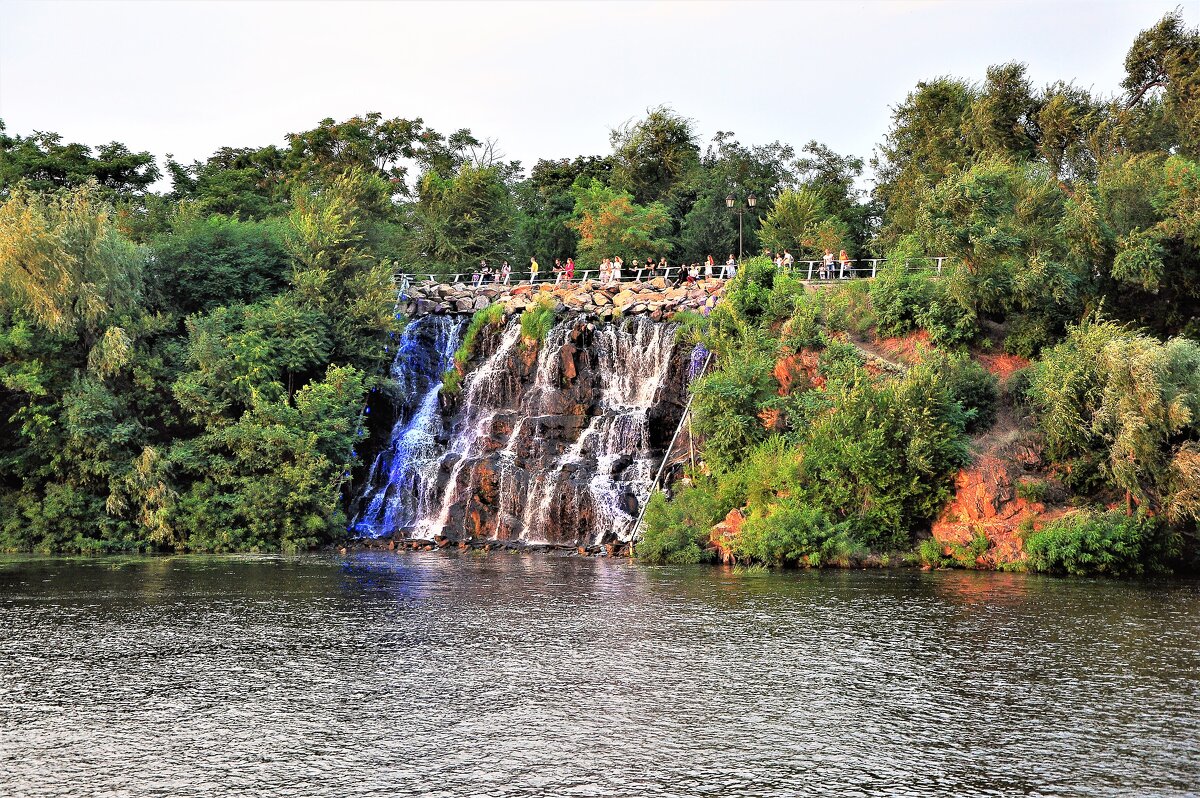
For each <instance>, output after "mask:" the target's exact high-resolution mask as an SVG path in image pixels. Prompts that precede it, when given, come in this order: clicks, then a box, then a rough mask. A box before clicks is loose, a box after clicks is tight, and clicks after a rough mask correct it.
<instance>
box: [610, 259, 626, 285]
mask: <svg viewBox="0 0 1200 798" xmlns="http://www.w3.org/2000/svg"><path fill="white" fill-rule="evenodd" d="M624 265H625V261H623V260H621V256H620V255H618V256H617V257H615V258H613V263H612V273H613V281H614V282H618V283H619V282H621V267H622V266H624Z"/></svg>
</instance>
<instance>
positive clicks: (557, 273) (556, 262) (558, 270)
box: [552, 258, 563, 285]
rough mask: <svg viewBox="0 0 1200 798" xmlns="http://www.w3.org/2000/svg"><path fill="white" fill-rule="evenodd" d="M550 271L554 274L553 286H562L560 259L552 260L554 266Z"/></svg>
mask: <svg viewBox="0 0 1200 798" xmlns="http://www.w3.org/2000/svg"><path fill="white" fill-rule="evenodd" d="M552 271H553V272H554V284H555V285H561V284H562V280H563V265H562V258H555V259H554V266H553V268H552Z"/></svg>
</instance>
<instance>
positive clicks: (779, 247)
mask: <svg viewBox="0 0 1200 798" xmlns="http://www.w3.org/2000/svg"><path fill="white" fill-rule="evenodd" d="M758 234H759V238H760V240H761V241H762V243H763V245H764V246H766V247H769V248H770V249H772V250H775V251H777V252H782V251H783V250H785V249H786V250H789V251H791V252H792V253H793V254H795V255H798V256H800V257H812V258H816V257H820V256H821V254H822V253H824V252H825V250H827V249H828V250H831V251H833V252H837V251H838V250H839V249H841V247H842V246H844V245H845V243H846V242H847V239H848V238H849V231H848V230H847V228H846V225H845V223H844V222H842V220H840V219H838V218H837V217H836V216H834V215H833V214H832V213H830V212H829V210H828V209H827V208H826V206H825V200H824V199H823V198H822V197H821V195H820V194H818V193H817V192H816V191H813V190H812V189H809V188H801V189H798V190H796V191H785V192H783V193H782V194H781V195H779V199H777V200H776V201H775V207H774V208H772V209H771V212H770V213H769V214H768V215H767V218H766V219H764V220H763V223H762V228H761V229H760V230H759V233H758Z"/></svg>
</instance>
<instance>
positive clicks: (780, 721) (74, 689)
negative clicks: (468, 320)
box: [0, 552, 1200, 798]
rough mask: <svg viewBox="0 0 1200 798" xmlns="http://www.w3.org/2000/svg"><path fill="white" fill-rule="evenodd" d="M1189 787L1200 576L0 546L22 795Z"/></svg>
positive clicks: (1198, 718)
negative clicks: (57, 551)
mask: <svg viewBox="0 0 1200 798" xmlns="http://www.w3.org/2000/svg"><path fill="white" fill-rule="evenodd" d="M1197 793H1200V585H1198V584H1197V583H1195V582H1171V583H1121V582H1107V581H1096V580H1057V579H1050V578H1042V577H1032V576H1024V575H1015V574H993V573H965V572H944V573H937V572H934V573H926V572H919V571H907V570H892V571H859V572H846V571H829V572H821V573H808V572H801V573H795V572H793V573H776V574H770V575H761V574H753V573H751V574H741V575H739V574H736V573H734V572H731V571H728V570H722V569H715V568H648V567H643V566H638V565H636V564H633V563H630V562H629V561H626V560H605V559H581V558H576V557H558V556H549V555H519V554H495V553H493V554H490V555H486V556H484V555H478V554H473V553H464V554H444V553H437V552H431V553H412V554H402V555H394V554H390V553H376V552H363V553H358V554H351V555H349V556H347V557H337V556H332V555H330V556H325V555H306V556H297V557H267V556H262V557H257V556H245V557H200V556H196V557H192V556H181V557H157V558H149V557H145V558H140V557H139V558H97V559H71V558H28V557H13V558H5V559H0V794H3V795H4V796H23V797H24V796H98V795H106V796H173V797H178V796H259V795H262V796H268V795H270V796H278V795H289V796H291V795H294V796H331V797H333V796H336V797H337V798H343V797H344V796H361V795H372V796H417V795H420V796H455V798H458V796H475V795H480V796H543V795H545V796H630V797H631V798H632V797H634V796H685V795H686V796H691V795H704V796H709V795H711V796H791V795H832V796H860V795H861V796H868V795H872V796H874V795H879V796H884V795H888V796H890V795H897V796H908V795H914V796H915V795H1114V796H1115V795H1188V794H1192V795H1194V794H1197Z"/></svg>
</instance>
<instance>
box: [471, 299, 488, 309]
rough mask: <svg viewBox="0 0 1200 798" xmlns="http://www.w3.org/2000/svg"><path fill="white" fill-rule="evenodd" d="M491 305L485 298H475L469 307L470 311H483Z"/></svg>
mask: <svg viewBox="0 0 1200 798" xmlns="http://www.w3.org/2000/svg"><path fill="white" fill-rule="evenodd" d="M490 304H492V303H491V300H489V299H488V297H486V296H477V297H475V302H474V303H473V304H472V305H471V309H472V310H485V309H486V308H487V306H488V305H490Z"/></svg>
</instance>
